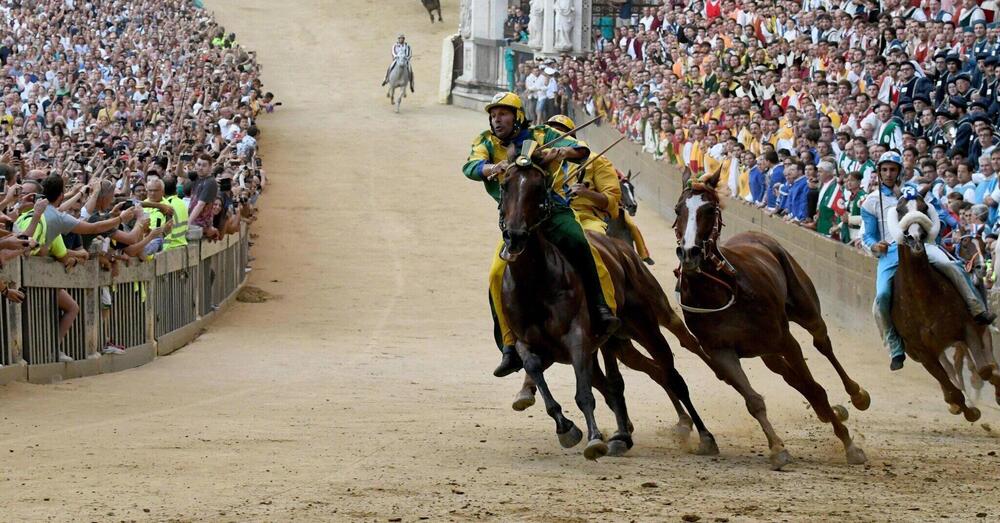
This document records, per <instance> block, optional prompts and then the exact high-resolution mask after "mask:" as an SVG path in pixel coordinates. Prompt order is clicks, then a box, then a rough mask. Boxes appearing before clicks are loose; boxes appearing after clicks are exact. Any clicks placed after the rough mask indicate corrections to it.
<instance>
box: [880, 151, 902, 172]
mask: <svg viewBox="0 0 1000 523" xmlns="http://www.w3.org/2000/svg"><path fill="white" fill-rule="evenodd" d="M883 163H894V164H896V165H897V166H899V168H900V169H902V168H903V157H902V156H900V155H899V153H897V152H896V151H887V152H884V153H882V156H881V157H880V158H879V159H878V164H877V165H876V167H882V164H883Z"/></svg>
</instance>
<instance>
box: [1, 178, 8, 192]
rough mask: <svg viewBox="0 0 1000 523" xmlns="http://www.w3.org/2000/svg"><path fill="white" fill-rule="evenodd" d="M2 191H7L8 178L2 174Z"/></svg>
mask: <svg viewBox="0 0 1000 523" xmlns="http://www.w3.org/2000/svg"><path fill="white" fill-rule="evenodd" d="M0 192H7V178H4V177H2V176H0Z"/></svg>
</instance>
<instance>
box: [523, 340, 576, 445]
mask: <svg viewBox="0 0 1000 523" xmlns="http://www.w3.org/2000/svg"><path fill="white" fill-rule="evenodd" d="M517 354H518V355H519V356H521V361H522V362H523V363H524V371H525V372H526V373H528V374H529V375H530V376H531V379H532V380H534V382H535V384H536V386H537V387H538V393H539V394H541V395H542V402H544V403H545V412H547V413H548V414H549V416H551V417H552V419H553V420H555V422H556V434H557V435H558V436H559V444H560V445H562V446H563V447H565V448H570V447H573V446H575V445H576V444H577V443H579V442H580V440H581V439H582V438H583V433H582V432H580V429H578V428H576V425H575V424H573V422H572V421H570V420H569V419H567V418H566V416H564V415H563V413H562V406H561V405H559V403H558V402H556V400H555V398H553V397H552V393H551V392H549V386H548V384H547V383H545V376H544V375H543V373H542V371H543V370H544V369H545V367H544V365H543V364H542V359H541V358H540V357H538V355H537V354H535V353H533V352H531V350H530V349H529V348H528V345H527V344H526V343H524V342H522V341H520V340H518V342H517Z"/></svg>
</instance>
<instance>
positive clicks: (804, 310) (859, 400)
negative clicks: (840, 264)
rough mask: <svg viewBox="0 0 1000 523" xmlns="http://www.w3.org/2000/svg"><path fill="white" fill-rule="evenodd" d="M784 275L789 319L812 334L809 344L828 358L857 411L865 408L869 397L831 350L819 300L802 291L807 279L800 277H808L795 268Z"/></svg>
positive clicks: (868, 402)
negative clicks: (786, 283)
mask: <svg viewBox="0 0 1000 523" xmlns="http://www.w3.org/2000/svg"><path fill="white" fill-rule="evenodd" d="M793 268H794V267H793ZM788 277H789V278H790V281H789V294H790V295H791V304H790V309H794V310H789V311H788V317H789V319H790V320H791V321H793V322H795V323H797V324H799V326H801V327H802V328H803V329H805V330H807V331H808V332H809V334H810V335H811V336H812V339H813V346H814V347H816V350H818V351H819V353H820V354H822V355H823V356H825V357H826V359H827V360H829V361H830V364H831V365H833V369H834V370H835V371H837V376H840V381H841V382H842V383H843V384H844V390H846V391H847V395H848V396H850V397H851V404H853V405H854V406H855V407H856V408H857V409H858V410H868V407H869V406H871V403H872V398H871V396H870V395H869V394H868V391H866V390H865V389H863V388H861V386H860V385H858V383H857V382H856V381H854V380H852V379H851V377H850V376H848V375H847V371H846V370H844V367H843V365H841V364H840V360H838V359H837V356H836V355H835V354H834V353H833V343H832V342H831V341H830V334H829V332H828V331H827V328H826V322H825V321H823V316H822V315H821V314H820V308H819V302H818V301H816V300H815V299H814V298H813V295H812V294H811V293H808V292H806V283H807V282H808V280H806V281H803V279H802V278H808V277H807V276H805V274H801V275H800V274H799V272H797V271H793V273H792V274H791V275H788ZM792 278H794V279H792ZM793 341H794V339H793ZM795 345H796V347H798V342H795ZM801 352H802V349H801V347H799V353H800V354H801Z"/></svg>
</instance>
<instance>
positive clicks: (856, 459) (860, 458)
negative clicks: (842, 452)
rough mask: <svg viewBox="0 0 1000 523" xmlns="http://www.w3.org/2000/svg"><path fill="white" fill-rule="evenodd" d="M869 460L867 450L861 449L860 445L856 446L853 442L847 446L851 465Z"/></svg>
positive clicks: (848, 459)
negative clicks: (866, 454)
mask: <svg viewBox="0 0 1000 523" xmlns="http://www.w3.org/2000/svg"><path fill="white" fill-rule="evenodd" d="M867 461H868V456H865V451H863V450H861V448H859V447H855V446H854V444H853V443H851V446H850V447H847V462H848V463H850V464H851V465H861V464H863V463H866V462H867Z"/></svg>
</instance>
